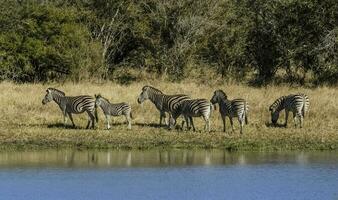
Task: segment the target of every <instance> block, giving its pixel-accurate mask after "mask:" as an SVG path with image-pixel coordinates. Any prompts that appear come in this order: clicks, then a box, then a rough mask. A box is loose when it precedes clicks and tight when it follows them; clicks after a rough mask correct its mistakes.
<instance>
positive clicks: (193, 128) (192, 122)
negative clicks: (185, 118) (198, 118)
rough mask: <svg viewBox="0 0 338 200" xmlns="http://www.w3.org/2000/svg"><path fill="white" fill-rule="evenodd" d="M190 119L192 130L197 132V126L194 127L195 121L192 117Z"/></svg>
mask: <svg viewBox="0 0 338 200" xmlns="http://www.w3.org/2000/svg"><path fill="white" fill-rule="evenodd" d="M189 119H190V123H191V126H192V130H193V131H196V129H195V125H194V120H193V119H192V117H189Z"/></svg>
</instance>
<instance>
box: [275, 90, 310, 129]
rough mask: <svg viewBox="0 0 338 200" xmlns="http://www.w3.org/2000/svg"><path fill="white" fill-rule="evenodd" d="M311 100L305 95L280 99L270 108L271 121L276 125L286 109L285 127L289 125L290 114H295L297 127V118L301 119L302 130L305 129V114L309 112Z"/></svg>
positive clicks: (294, 95)
mask: <svg viewBox="0 0 338 200" xmlns="http://www.w3.org/2000/svg"><path fill="white" fill-rule="evenodd" d="M309 106H310V100H309V97H308V96H307V95H305V94H290V95H288V96H282V97H280V98H278V99H277V100H276V101H275V102H273V104H272V105H271V106H270V107H269V110H270V112H271V121H272V123H273V124H274V125H276V124H277V120H278V118H279V113H280V112H281V111H282V110H284V109H285V124H284V125H285V126H287V123H288V117H289V112H290V111H291V112H292V113H293V120H294V123H295V127H297V118H298V119H299V125H300V128H302V127H303V120H304V117H305V113H306V112H307V111H308V110H309Z"/></svg>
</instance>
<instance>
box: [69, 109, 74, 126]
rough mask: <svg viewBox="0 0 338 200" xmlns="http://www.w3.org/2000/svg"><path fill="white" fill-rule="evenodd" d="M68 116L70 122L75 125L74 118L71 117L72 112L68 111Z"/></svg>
mask: <svg viewBox="0 0 338 200" xmlns="http://www.w3.org/2000/svg"><path fill="white" fill-rule="evenodd" d="M68 116H69V119H70V121H71V122H72V124H73V127H75V124H74V120H73V117H72V113H70V112H69V113H68Z"/></svg>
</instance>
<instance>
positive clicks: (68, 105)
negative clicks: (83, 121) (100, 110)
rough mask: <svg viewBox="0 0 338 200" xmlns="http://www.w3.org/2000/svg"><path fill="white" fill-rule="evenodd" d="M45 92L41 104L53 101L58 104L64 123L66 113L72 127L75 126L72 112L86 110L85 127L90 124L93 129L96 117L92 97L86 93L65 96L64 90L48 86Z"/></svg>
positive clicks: (65, 121)
mask: <svg viewBox="0 0 338 200" xmlns="http://www.w3.org/2000/svg"><path fill="white" fill-rule="evenodd" d="M46 92H47V94H46V95H45V97H44V99H43V100H42V104H43V105H45V104H47V103H48V102H51V101H55V103H56V104H58V105H59V107H60V109H61V112H62V114H63V120H64V125H66V124H67V115H68V116H69V118H70V120H71V122H72V125H73V127H75V123H74V121H73V117H72V113H74V114H80V113H83V112H87V114H88V116H89V118H88V123H87V127H86V128H87V129H88V128H89V126H90V125H91V128H93V129H94V126H95V122H94V121H95V120H96V122H98V118H97V112H96V109H95V99H94V98H93V97H91V96H88V95H82V96H65V93H64V92H62V91H60V90H58V89H55V88H48V89H47V90H46ZM94 119H95V120H94Z"/></svg>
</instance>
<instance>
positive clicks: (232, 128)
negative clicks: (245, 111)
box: [229, 117, 235, 132]
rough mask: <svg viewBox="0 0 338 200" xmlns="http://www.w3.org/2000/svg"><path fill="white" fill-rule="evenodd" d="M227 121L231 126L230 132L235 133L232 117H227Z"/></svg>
mask: <svg viewBox="0 0 338 200" xmlns="http://www.w3.org/2000/svg"><path fill="white" fill-rule="evenodd" d="M229 119H230V124H231V130H232V132H235V130H234V122H233V121H232V117H229Z"/></svg>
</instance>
